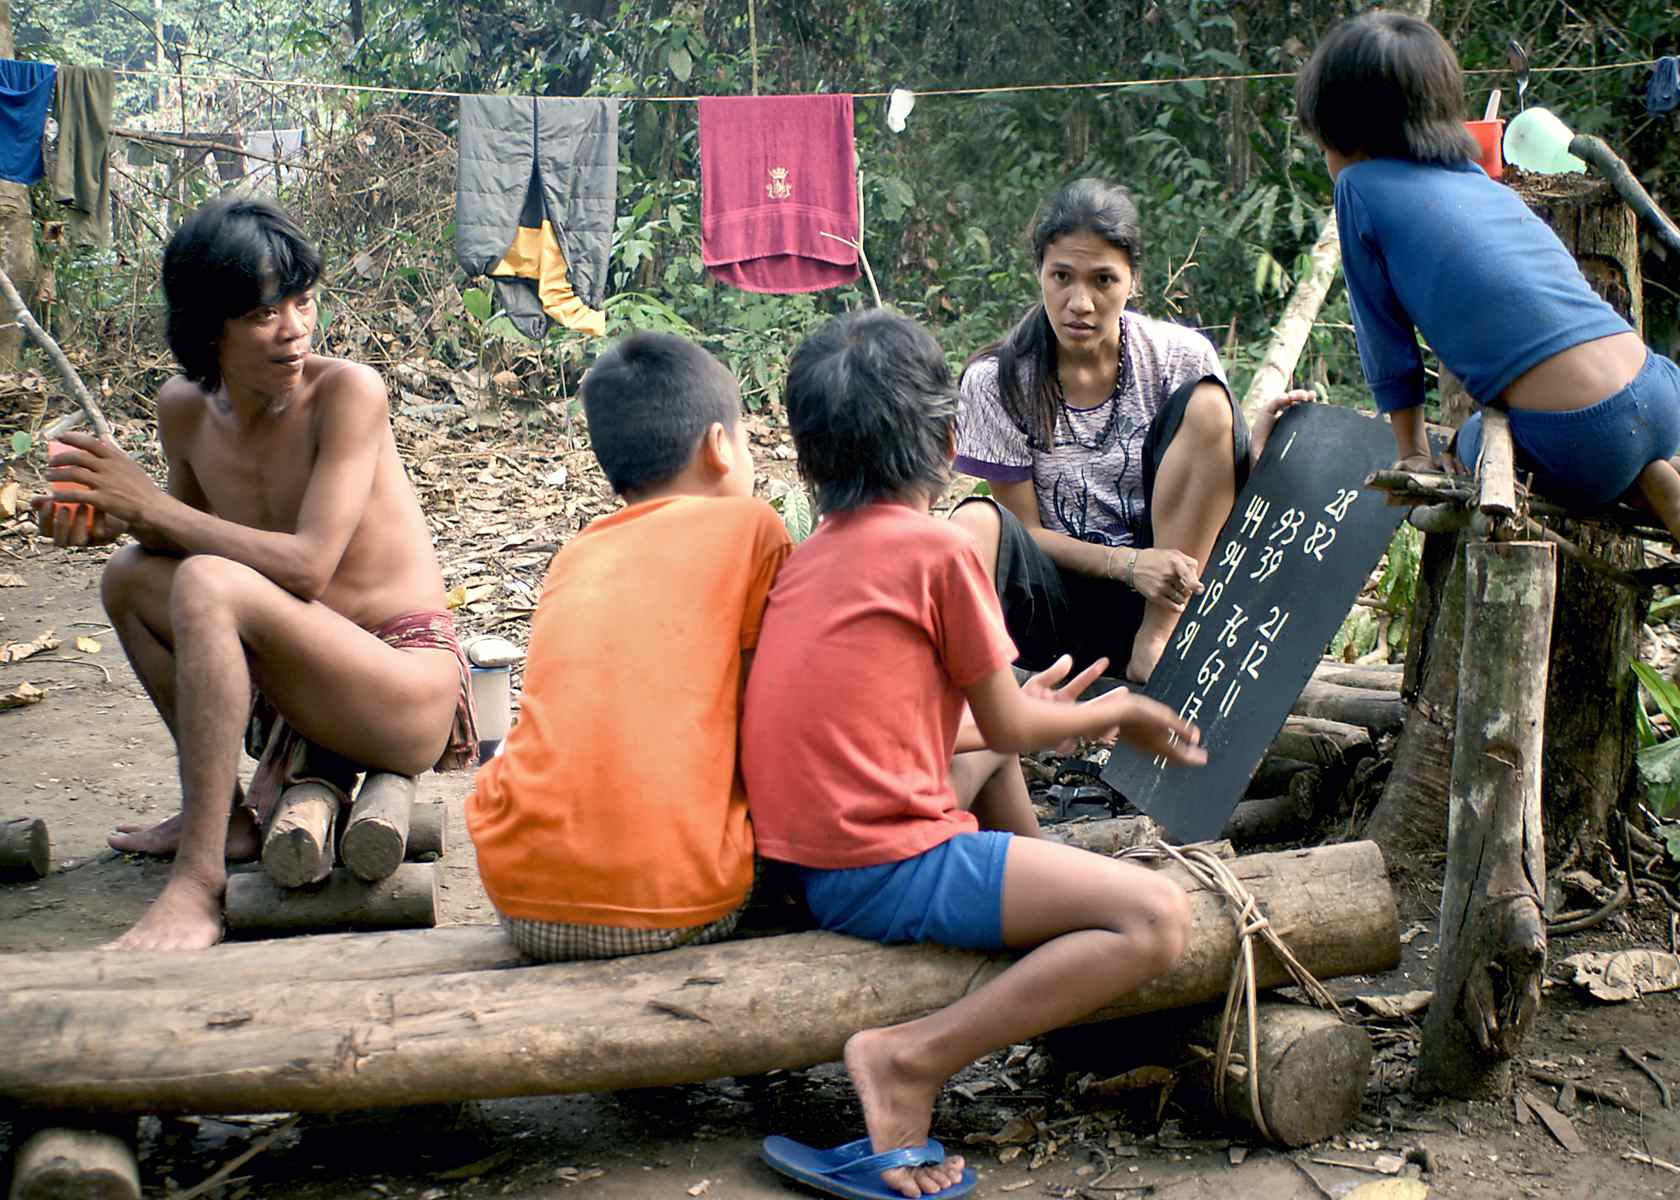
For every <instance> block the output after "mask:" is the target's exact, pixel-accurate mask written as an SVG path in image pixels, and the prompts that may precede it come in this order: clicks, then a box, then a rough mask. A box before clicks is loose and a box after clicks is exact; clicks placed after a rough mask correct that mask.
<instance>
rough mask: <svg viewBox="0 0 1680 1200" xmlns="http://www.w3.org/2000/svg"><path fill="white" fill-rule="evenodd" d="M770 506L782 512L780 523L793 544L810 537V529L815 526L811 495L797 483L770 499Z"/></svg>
mask: <svg viewBox="0 0 1680 1200" xmlns="http://www.w3.org/2000/svg"><path fill="white" fill-rule="evenodd" d="M770 507H771V508H773V509H775V510H776V511H777V512H779V513H781V514H782V524H783V525H784V526H786V528H787V531H788V536H789V537H790V538H792V539H793V541H794V544H795V545H797V544H799V543H800V542H803V541H804V540H805V539H806V538H808V537H810V536H811V531H812V530H813V529H815V528H816V527H817V520H816V516H815V514H814V513H813V512H812V509H811V497H810V496H809V495H807V494H806V492H805V489H804V488H802V487H800V486H798V485H797V484H796V485H795V486H793V487H790V488H789V489H788V490H787V491H785V492H783V493H782V494H781V495H780V496H777V497H776V498H775V499H774V500H772V501H770Z"/></svg>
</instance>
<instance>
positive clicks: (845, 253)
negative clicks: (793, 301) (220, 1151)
mask: <svg viewBox="0 0 1680 1200" xmlns="http://www.w3.org/2000/svg"><path fill="white" fill-rule="evenodd" d="M859 224H860V222H859V220H858V194H857V159H856V155H855V152H854V148H853V144H852V98H851V97H850V96H849V95H848V96H836V95H822V96H728V97H712V96H707V97H703V98H702V99H701V101H700V254H701V258H702V260H703V261H704V262H705V264H706V269H707V270H709V271H710V272H711V273H712V274H713V276H715V277H716V278H717V279H719V280H721V281H722V282H724V283H728V284H732V285H733V286H735V287H738V288H742V289H744V290H746V291H749V292H816V291H821V290H822V289H823V288H831V287H839V286H840V285H841V284H845V283H850V282H852V280H854V279H856V278H857V277H858V252H857V249H856V248H855V247H854V246H851V245H848V244H847V243H846V242H844V241H836V240H835V238H832V237H823V236H822V235H823V234H824V233H831V234H834V235H835V237H839V238H846V239H849V240H850V241H852V242H856V241H857V240H858V230H859Z"/></svg>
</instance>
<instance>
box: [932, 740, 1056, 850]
mask: <svg viewBox="0 0 1680 1200" xmlns="http://www.w3.org/2000/svg"><path fill="white" fill-rule="evenodd" d="M951 787H952V789H953V790H954V791H955V792H956V793H957V803H958V804H960V805H962V806H963V807H964V808H966V809H968V811H970V812H971V813H973V814H974V816H975V819H976V820H978V821H979V822H980V828H981V829H997V830H1001V831H1002V832H1004V833H1013V834H1015V835H1017V836H1018V837H1033V838H1035V837H1041V836H1043V835H1042V834H1041V833H1040V832H1039V828H1038V813H1036V812H1035V811H1033V806H1032V797H1031V796H1030V795H1029V794H1028V793H1027V779H1026V776H1025V775H1023V774H1022V773H1021V759H1020V756H1019V755H1015V754H1000V753H999V752H998V751H996V750H970V751H968V752H966V753H964V754H959V755H957V756H956V757H955V758H953V759H952V760H951Z"/></svg>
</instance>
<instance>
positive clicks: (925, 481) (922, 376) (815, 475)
mask: <svg viewBox="0 0 1680 1200" xmlns="http://www.w3.org/2000/svg"><path fill="white" fill-rule="evenodd" d="M784 401H785V403H786V405H787V414H788V428H789V430H790V431H791V432H792V433H793V447H794V449H795V450H796V451H798V454H799V474H800V475H801V476H802V477H803V478H804V480H805V482H806V483H808V484H810V485H811V488H812V490H814V491H815V492H816V500H817V509H818V510H819V511H820V512H824V513H832V512H845V511H846V510H847V509H852V508H857V507H859V506H861V505H864V504H869V503H871V502H873V501H877V500H893V499H899V498H902V497H904V496H906V495H908V494H911V493H913V492H916V491H918V490H919V491H924V492H926V493H927V494H928V497H929V499H930V501H931V500H933V499H936V498H937V497H938V496H939V493H940V492H942V491H944V489H945V485H946V483H947V482H948V481H949V478H950V463H951V432H952V428H953V425H954V423H955V421H956V417H957V389H956V386H955V384H954V383H953V382H952V379H951V368H950V367H949V366H947V365H946V362H945V354H944V352H943V351H942V350H940V348H939V343H938V342H936V341H934V340H933V335H932V334H930V333H928V332H927V331H926V330H925V329H923V328H922V327H921V326H920V325H917V324H916V323H915V322H914V321H911V320H908V319H906V318H904V317H901V316H898V315H897V314H895V313H890V312H887V311H885V310H884V309H878V308H876V309H866V310H864V311H862V312H856V313H849V314H847V315H846V316H843V317H836V318H835V319H834V320H832V321H830V322H829V323H828V324H826V325H824V326H823V327H822V328H821V329H819V330H817V332H816V333H814V334H812V335H811V336H810V337H808V338H806V339H805V340H804V341H803V342H801V343H800V344H799V348H798V349H797V350H795V351H794V352H793V357H792V358H791V359H789V360H788V378H787V391H786V393H785V395H784Z"/></svg>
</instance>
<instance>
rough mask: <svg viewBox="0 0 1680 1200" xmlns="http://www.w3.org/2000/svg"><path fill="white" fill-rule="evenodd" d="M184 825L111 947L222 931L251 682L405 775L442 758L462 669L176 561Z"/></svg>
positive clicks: (247, 575)
mask: <svg viewBox="0 0 1680 1200" xmlns="http://www.w3.org/2000/svg"><path fill="white" fill-rule="evenodd" d="M157 632H158V634H159V635H160V640H162V641H164V642H165V643H166V644H169V645H172V646H173V647H174V660H175V668H176V674H175V681H176V686H175V692H174V695H175V707H176V713H175V718H176V730H177V740H178V745H179V748H180V760H181V793H182V821H181V826H180V831H181V838H180V846H179V849H178V850H177V853H176V856H175V865H174V869H173V870H172V871H171V873H170V877H169V881H168V883H166V884H165V885H164V889H163V892H162V894H161V895H159V897H158V898H157V900H156V901H154V902H153V904H152V907H151V908H150V909H148V910H147V911H146V914H145V915H144V916H143V917H141V919H140V920H139V922H138V923H136V925H135V926H134V928H133V929H131V930H129V931H128V932H127V933H126V934H124V935H123V936H122V937H121V938H119V939H117V941H116V942H115V943H113V945H115V946H118V947H121V948H125V949H148V950H167V949H195V948H201V947H204V946H209V945H212V944H214V943H215V942H216V941H217V940H218V939H219V938H220V936H221V902H222V892H223V890H224V888H225V887H226V883H227V868H226V865H225V862H224V854H225V850H226V838H227V822H228V808H229V805H230V803H231V797H232V796H233V788H234V783H235V781H236V777H237V767H238V761H239V758H238V756H239V748H240V735H241V733H242V731H243V729H244V723H245V712H246V707H247V705H248V703H249V698H250V690H251V683H252V679H253V674H254V676H255V679H256V682H257V683H258V684H259V685H260V686H261V687H262V689H263V692H264V694H265V695H266V696H267V697H268V698H269V699H270V700H271V701H272V702H273V703H274V706H275V707H276V708H277V709H279V710H280V712H281V713H283V714H285V716H286V718H287V720H288V722H289V723H290V724H291V725H292V727H293V728H295V729H296V730H297V731H298V732H299V733H300V734H302V735H303V736H304V737H306V738H309V739H310V740H311V741H314V742H317V743H319V744H321V745H323V746H326V747H328V748H330V749H333V750H336V751H338V752H339V753H341V754H344V755H346V756H347V757H350V758H354V759H355V760H357V761H359V762H364V763H367V764H369V765H372V766H377V767H381V768H383V769H386V770H390V771H394V772H398V773H400V774H405V775H415V774H419V773H420V772H421V771H423V770H425V769H426V768H428V767H430V766H431V765H432V763H433V762H435V761H436V760H437V757H438V755H439V754H440V753H442V750H443V747H444V745H445V743H446V741H447V739H448V736H449V729H450V726H451V724H452V723H453V720H454V715H455V705H456V698H457V693H458V691H459V680H458V668H457V666H456V664H455V661H454V657H453V656H452V655H450V654H449V653H447V652H446V651H440V650H418V651H402V650H397V649H395V648H393V647H391V646H387V645H386V644H385V643H383V642H381V641H380V640H379V639H378V638H376V637H374V636H373V635H371V634H369V633H368V632H367V631H366V630H363V629H360V628H358V627H357V626H356V625H354V624H352V623H351V622H350V621H348V620H346V619H345V618H344V617H342V616H340V615H338V614H337V613H335V612H333V611H332V610H331V609H329V608H327V607H326V606H324V605H322V604H318V603H313V604H312V603H306V602H304V601H302V600H300V599H298V598H297V597H295V596H293V595H291V594H290V593H288V592H285V591H283V590H282V589H281V588H279V587H278V586H276V585H275V584H274V583H272V582H270V581H269V580H268V579H266V578H264V577H263V576H262V575H259V574H258V573H257V572H256V571H253V570H251V569H250V568H249V567H245V566H243V565H241V564H239V563H235V562H232V561H230V560H228V559H223V558H215V557H211V556H195V557H192V558H188V559H186V560H184V561H182V562H181V563H180V564H179V565H178V566H177V567H176V568H175V573H174V586H173V587H172V588H171V591H170V602H169V612H168V628H166V629H162V630H158V631H157Z"/></svg>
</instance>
